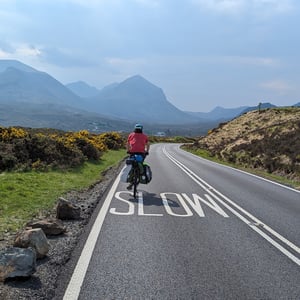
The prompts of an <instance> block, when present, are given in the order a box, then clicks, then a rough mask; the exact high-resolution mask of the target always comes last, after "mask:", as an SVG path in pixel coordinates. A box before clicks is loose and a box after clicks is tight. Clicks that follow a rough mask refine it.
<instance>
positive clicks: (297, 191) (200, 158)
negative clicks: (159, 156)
mask: <svg viewBox="0 0 300 300" xmlns="http://www.w3.org/2000/svg"><path fill="white" fill-rule="evenodd" d="M178 149H179V150H180V151H183V152H186V151H184V150H182V149H180V147H178ZM189 154H190V155H192V156H194V157H196V158H198V159H199V160H205V161H209V162H210V163H213V164H216V165H219V166H221V167H224V168H227V169H231V170H234V171H236V172H240V173H243V174H246V175H248V176H251V177H255V178H258V179H260V180H263V181H266V182H269V183H272V184H274V185H277V186H280V187H282V188H284V189H287V190H290V191H293V192H295V193H299V194H300V191H299V190H296V189H294V188H292V187H289V186H286V185H283V184H281V183H278V182H275V181H272V180H270V179H267V178H264V177H261V176H258V175H255V174H252V173H248V172H246V171H243V170H240V169H236V168H233V167H230V166H227V165H222V164H220V163H217V162H215V161H210V160H208V159H205V158H202V157H200V156H197V155H196V154H194V153H191V152H189Z"/></svg>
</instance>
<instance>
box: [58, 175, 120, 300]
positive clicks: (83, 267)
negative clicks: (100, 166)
mask: <svg viewBox="0 0 300 300" xmlns="http://www.w3.org/2000/svg"><path fill="white" fill-rule="evenodd" d="M121 173H122V172H120V174H119V176H118V177H117V178H116V180H115V182H114V184H113V186H112V188H111V189H110V191H109V193H108V194H107V196H106V199H105V201H104V203H103V205H102V207H101V210H100V212H99V214H98V216H97V218H96V220H95V223H94V225H93V227H92V230H91V232H90V234H89V236H88V239H87V241H86V243H85V245H84V248H83V250H82V252H81V255H80V257H79V260H78V262H77V265H76V267H75V270H74V272H73V275H72V277H71V280H70V282H69V285H68V287H67V289H66V291H65V295H64V298H63V299H64V300H76V299H78V297H79V294H80V290H81V286H82V283H83V280H84V277H85V274H86V271H87V269H88V265H89V262H90V260H91V257H92V254H93V251H94V248H95V245H96V242H97V239H98V236H99V233H100V231H101V228H102V225H103V222H104V218H105V216H106V214H107V211H108V208H109V206H110V203H111V200H112V198H113V196H114V194H115V191H116V189H117V186H118V184H119V182H120V177H121Z"/></svg>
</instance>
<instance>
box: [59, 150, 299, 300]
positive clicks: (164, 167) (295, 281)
mask: <svg viewBox="0 0 300 300" xmlns="http://www.w3.org/2000/svg"><path fill="white" fill-rule="evenodd" d="M146 161H147V162H148V163H149V164H150V166H151V168H152V171H153V180H152V181H151V183H149V184H148V185H140V186H139V188H138V190H139V194H138V195H139V196H138V199H136V200H135V199H133V197H132V194H131V192H129V191H127V190H126V183H123V182H120V177H118V178H117V179H116V181H115V183H114V184H113V186H112V189H111V190H110V192H109V193H108V195H107V197H106V199H105V201H103V205H102V207H101V210H100V213H99V215H98V217H97V219H96V220H95V223H94V226H93V227H92V229H91V232H90V235H89V237H88V238H87V241H86V244H85V246H84V248H83V250H82V252H81V255H80V257H79V259H78V262H77V263H76V267H75V269H74V272H73V274H72V277H71V278H70V279H69V283H68V287H67V289H66V291H65V294H64V299H67V300H71V299H82V300H85V299H90V300H92V299H300V249H299V244H300V193H299V192H298V191H295V190H293V189H290V188H287V187H283V186H281V185H278V184H275V183H272V182H270V181H267V180H263V179H261V178H258V177H256V176H253V175H249V174H247V173H244V172H241V171H237V170H234V169H232V168H229V167H225V166H221V165H219V164H215V163H212V162H209V161H207V160H204V159H201V158H199V157H196V156H194V155H192V154H189V153H187V152H185V151H183V150H181V149H180V148H179V145H175V144H157V145H152V148H151V151H150V155H149V156H148V157H147V159H146Z"/></svg>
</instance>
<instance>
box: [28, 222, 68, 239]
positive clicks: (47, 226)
mask: <svg viewBox="0 0 300 300" xmlns="http://www.w3.org/2000/svg"><path fill="white" fill-rule="evenodd" d="M27 226H28V227H31V228H41V229H42V230H43V231H44V233H45V234H46V235H47V236H48V235H60V234H63V233H65V232H66V227H65V226H64V224H63V222H62V221H61V220H58V219H44V220H39V221H35V222H29V223H28V224H27Z"/></svg>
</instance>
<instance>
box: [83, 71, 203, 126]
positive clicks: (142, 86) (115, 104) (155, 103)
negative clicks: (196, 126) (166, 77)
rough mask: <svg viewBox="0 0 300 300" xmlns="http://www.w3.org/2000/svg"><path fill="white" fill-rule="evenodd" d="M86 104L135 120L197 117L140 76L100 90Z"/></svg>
mask: <svg viewBox="0 0 300 300" xmlns="http://www.w3.org/2000/svg"><path fill="white" fill-rule="evenodd" d="M85 105H87V106H88V108H89V109H90V110H91V109H93V111H95V112H98V113H102V114H106V115H110V116H117V117H119V118H123V119H127V120H131V121H136V122H153V123H160V124H167V123H169V124H179V123H180V124H183V123H192V122H196V121H198V120H199V118H197V117H191V116H190V115H189V114H187V113H185V112H183V111H181V110H179V109H178V108H176V107H175V106H174V105H172V104H171V103H170V102H169V101H168V100H167V98H166V96H165V94H164V92H163V90H162V89H161V88H159V87H157V86H155V85H154V84H152V83H150V82H149V81H147V80H146V79H144V78H143V77H142V76H139V75H136V76H133V77H130V78H128V79H126V80H124V81H123V82H121V83H119V84H115V85H114V86H110V87H109V88H105V89H103V90H101V91H100V94H98V95H97V96H96V97H93V98H90V99H89V100H88V101H87V102H85Z"/></svg>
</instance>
